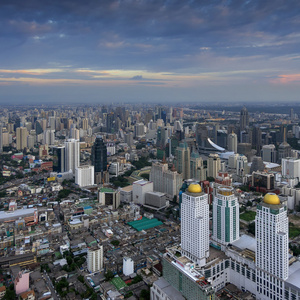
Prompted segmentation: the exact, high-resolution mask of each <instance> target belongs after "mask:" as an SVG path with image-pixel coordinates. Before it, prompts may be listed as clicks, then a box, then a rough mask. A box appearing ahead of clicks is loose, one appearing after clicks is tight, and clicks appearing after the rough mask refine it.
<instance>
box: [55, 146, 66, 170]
mask: <svg viewBox="0 0 300 300" xmlns="http://www.w3.org/2000/svg"><path fill="white" fill-rule="evenodd" d="M53 171H54V172H58V173H63V172H65V146H57V147H53Z"/></svg>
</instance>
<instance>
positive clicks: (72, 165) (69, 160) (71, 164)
mask: <svg viewBox="0 0 300 300" xmlns="http://www.w3.org/2000/svg"><path fill="white" fill-rule="evenodd" d="M79 165H80V149H79V141H78V140H75V139H68V140H67V141H66V142H65V170H66V171H67V172H68V171H69V170H72V173H73V174H75V169H76V168H77V167H79Z"/></svg>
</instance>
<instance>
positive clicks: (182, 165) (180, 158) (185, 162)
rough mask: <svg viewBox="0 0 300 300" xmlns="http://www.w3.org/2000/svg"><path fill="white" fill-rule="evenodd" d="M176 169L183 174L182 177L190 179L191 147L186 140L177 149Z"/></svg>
mask: <svg viewBox="0 0 300 300" xmlns="http://www.w3.org/2000/svg"><path fill="white" fill-rule="evenodd" d="M176 170H177V172H178V173H180V174H182V179H189V178H190V176H191V171H190V148H189V147H188V145H187V143H186V142H185V141H184V142H182V143H180V144H179V146H178V147H177V149H176Z"/></svg>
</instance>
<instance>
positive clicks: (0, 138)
mask: <svg viewBox="0 0 300 300" xmlns="http://www.w3.org/2000/svg"><path fill="white" fill-rule="evenodd" d="M2 151H3V128H2V126H0V152H2Z"/></svg>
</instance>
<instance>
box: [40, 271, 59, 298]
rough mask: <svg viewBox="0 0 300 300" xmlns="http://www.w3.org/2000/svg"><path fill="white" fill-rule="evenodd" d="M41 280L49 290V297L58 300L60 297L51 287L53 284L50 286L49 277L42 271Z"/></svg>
mask: <svg viewBox="0 0 300 300" xmlns="http://www.w3.org/2000/svg"><path fill="white" fill-rule="evenodd" d="M43 278H44V280H45V282H46V284H47V286H48V288H49V289H50V291H51V295H52V297H53V299H54V300H60V297H59V296H58V294H57V293H56V290H55V289H54V287H53V284H52V281H51V279H50V278H49V275H48V274H47V272H46V271H44V275H43Z"/></svg>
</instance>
